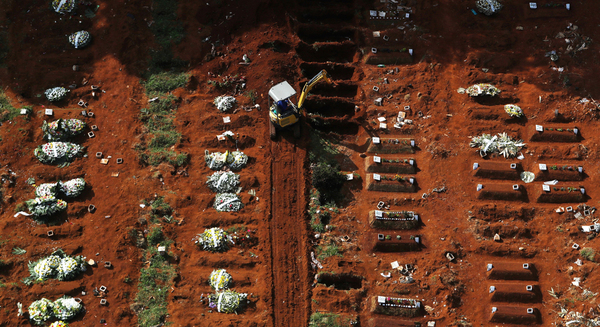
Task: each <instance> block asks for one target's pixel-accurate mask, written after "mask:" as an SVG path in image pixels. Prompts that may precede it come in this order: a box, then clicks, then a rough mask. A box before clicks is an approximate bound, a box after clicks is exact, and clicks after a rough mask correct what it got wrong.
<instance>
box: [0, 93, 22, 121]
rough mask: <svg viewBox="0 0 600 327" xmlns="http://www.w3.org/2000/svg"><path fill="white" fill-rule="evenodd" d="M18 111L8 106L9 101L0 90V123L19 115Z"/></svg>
mask: <svg viewBox="0 0 600 327" xmlns="http://www.w3.org/2000/svg"><path fill="white" fill-rule="evenodd" d="M19 112H20V110H19V109H17V108H15V107H13V106H12V105H11V104H10V99H9V98H8V97H7V96H6V94H5V93H4V91H2V90H0V122H5V121H7V120H11V119H13V118H15V117H16V116H18V115H19Z"/></svg>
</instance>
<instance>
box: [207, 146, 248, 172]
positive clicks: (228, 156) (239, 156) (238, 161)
mask: <svg viewBox="0 0 600 327" xmlns="http://www.w3.org/2000/svg"><path fill="white" fill-rule="evenodd" d="M204 161H205V162H206V164H207V165H208V168H210V169H212V170H221V169H222V168H223V167H225V166H227V167H229V168H230V169H231V170H240V169H242V168H244V167H245V166H246V164H247V163H248V156H247V155H245V154H244V153H243V152H241V151H233V152H229V151H226V152H225V153H221V152H213V153H209V152H208V150H206V151H205V152H204Z"/></svg>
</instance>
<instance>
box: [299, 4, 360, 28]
mask: <svg viewBox="0 0 600 327" xmlns="http://www.w3.org/2000/svg"><path fill="white" fill-rule="evenodd" d="M297 18H298V21H300V22H301V23H311V22H322V21H326V22H327V23H329V24H352V22H353V21H354V18H355V13H354V10H353V9H352V8H350V7H348V6H337V7H335V8H331V7H326V6H323V2H319V3H316V4H315V6H313V7H307V8H304V10H302V11H301V12H300V13H299V14H298V16H297Z"/></svg>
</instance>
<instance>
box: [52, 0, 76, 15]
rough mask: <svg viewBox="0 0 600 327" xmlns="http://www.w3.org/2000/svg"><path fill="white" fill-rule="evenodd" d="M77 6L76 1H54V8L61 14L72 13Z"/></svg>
mask: <svg viewBox="0 0 600 327" xmlns="http://www.w3.org/2000/svg"><path fill="white" fill-rule="evenodd" d="M76 6H77V1H76V0H52V8H53V9H54V11H56V12H57V13H59V14H65V13H68V12H71V11H73V10H75V7H76Z"/></svg>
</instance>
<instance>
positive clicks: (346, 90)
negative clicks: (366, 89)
mask: <svg viewBox="0 0 600 327" xmlns="http://www.w3.org/2000/svg"><path fill="white" fill-rule="evenodd" d="M304 84H306V83H302V84H300V85H301V86H302V87H304ZM310 93H311V94H314V95H320V96H324V97H341V98H354V97H355V96H356V94H357V93H358V85H354V84H348V83H345V82H341V83H337V85H336V86H333V85H331V84H317V85H315V86H314V87H313V89H312V90H311V91H310Z"/></svg>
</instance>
